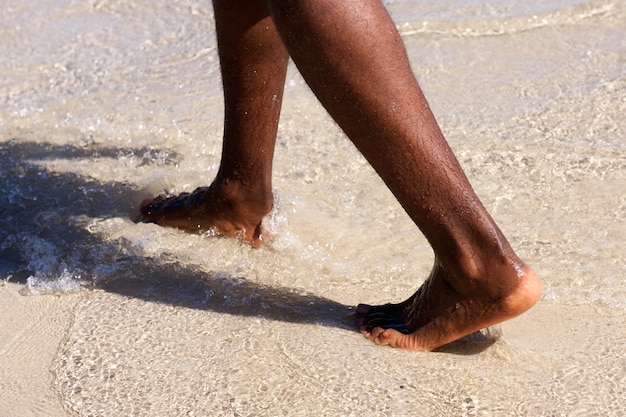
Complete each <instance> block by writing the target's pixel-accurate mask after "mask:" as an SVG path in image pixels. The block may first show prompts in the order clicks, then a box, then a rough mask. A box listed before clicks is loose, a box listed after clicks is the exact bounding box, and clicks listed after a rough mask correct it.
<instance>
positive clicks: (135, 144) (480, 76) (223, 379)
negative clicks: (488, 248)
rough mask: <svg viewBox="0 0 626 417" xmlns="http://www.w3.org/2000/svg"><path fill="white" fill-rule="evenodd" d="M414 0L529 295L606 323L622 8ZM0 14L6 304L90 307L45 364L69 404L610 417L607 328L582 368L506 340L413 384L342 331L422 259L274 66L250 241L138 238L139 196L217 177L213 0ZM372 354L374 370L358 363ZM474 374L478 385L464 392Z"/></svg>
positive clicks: (445, 99) (432, 364)
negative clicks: (534, 291) (356, 308)
mask: <svg viewBox="0 0 626 417" xmlns="http://www.w3.org/2000/svg"><path fill="white" fill-rule="evenodd" d="M416 3H417V2H415V3H414V2H411V1H408V0H406V1H404V2H402V1H388V2H387V5H388V7H389V9H390V12H391V13H392V16H393V17H394V19H395V21H396V22H397V24H398V27H399V29H400V31H401V33H402V35H403V38H404V41H405V43H406V45H407V50H408V53H409V57H410V59H411V62H412V64H413V68H414V71H415V73H416V74H417V76H418V78H419V80H420V82H421V84H422V87H423V88H424V90H425V92H426V95H427V97H428V98H429V100H430V102H431V104H432V107H433V110H434V112H435V114H436V116H437V118H438V120H439V121H440V123H441V125H442V128H443V130H444V133H445V134H446V137H447V138H448V140H449V141H450V144H451V146H452V147H453V149H454V151H455V153H456V154H457V156H458V158H459V160H460V161H461V163H462V165H463V167H464V168H465V170H466V172H467V174H468V176H469V177H470V179H471V181H472V183H473V184H474V186H475V188H476V190H477V192H478V194H479V195H480V197H481V199H482V200H483V202H484V203H485V205H486V206H487V207H488V209H489V210H490V212H491V213H492V215H493V216H494V217H495V218H496V220H497V221H498V223H499V224H500V225H501V227H502V229H503V230H504V232H505V234H506V235H507V236H508V237H509V239H510V241H511V242H512V244H513V246H514V247H515V248H516V249H517V250H518V251H519V252H520V254H521V255H522V256H523V258H525V259H526V260H527V261H528V262H529V263H530V264H531V265H533V266H534V267H535V269H536V270H537V271H538V272H539V273H540V274H541V276H542V277H543V278H544V288H545V289H544V296H543V298H544V302H550V303H554V304H555V305H557V306H582V307H584V308H588V309H590V310H593V311H596V312H597V314H598V315H599V317H603V320H608V323H613V324H614V325H618V326H619V325H621V324H623V314H624V313H626V284H624V278H625V277H626V266H625V265H626V262H625V256H624V251H623V248H624V243H625V242H626V224H625V222H624V219H625V218H626V145H625V142H624V140H623V138H624V128H625V122H624V118H623V115H624V114H626V95H625V91H626V74H625V72H624V68H625V63H626V62H625V58H626V41H625V39H626V36H624V35H625V34H626V23H625V22H626V11H625V9H624V6H623V4H622V2H620V1H609V0H600V1H566V0H563V1H557V0H555V1H551V2H541V4H540V5H539V4H532V3H531V2H522V1H498V2H490V3H489V4H486V2H474V1H461V0H457V1H455V0H448V1H445V2H419V7H417V6H416ZM529 3H530V4H529ZM536 3H539V2H536ZM4 7H5V12H4V14H3V16H2V18H0V36H1V37H2V39H3V42H2V45H1V46H0V48H1V49H0V51H1V52H2V56H3V57H4V59H3V60H2V61H0V73H1V74H3V75H2V78H0V97H2V98H3V99H4V102H3V106H2V110H1V111H0V181H1V183H2V184H3V190H4V197H3V200H4V203H3V204H2V206H1V207H0V213H1V216H0V277H2V278H4V279H5V280H9V281H18V282H23V283H24V285H25V287H24V292H25V293H27V294H49V293H55V294H61V296H63V295H62V294H64V293H68V292H77V291H78V292H80V291H83V292H85V293H87V295H86V297H87V298H88V301H87V302H86V303H84V304H83V305H82V307H81V308H80V309H79V310H78V311H77V312H76V317H75V319H74V324H73V326H72V328H71V330H70V332H69V334H68V336H67V337H66V340H65V342H64V345H63V346H62V347H61V349H60V352H59V356H58V358H57V360H56V361H55V364H54V365H53V370H54V372H55V378H56V379H55V381H56V387H57V390H58V392H59V395H60V396H61V398H62V399H63V400H64V402H65V404H66V407H67V409H68V410H71V411H72V412H74V413H76V414H79V415H111V414H119V413H117V412H113V410H124V411H123V414H126V415H192V414H189V413H191V412H192V411H194V410H195V413H196V414H195V415H209V414H207V413H209V412H208V411H206V410H208V409H212V410H213V412H212V414H211V415H252V414H258V415H280V414H286V415H304V414H309V413H310V408H308V407H309V406H310V405H311V401H314V402H313V409H315V410H318V411H320V413H318V414H319V415H323V414H324V412H325V411H323V410H331V411H329V415H338V414H341V413H343V414H344V415H368V413H369V415H403V414H404V411H403V410H407V409H412V408H413V407H414V406H417V405H418V404H419V405H420V406H421V407H422V410H423V411H424V412H423V414H422V415H450V413H452V414H453V415H461V414H463V413H464V415H495V414H498V415H499V414H502V415H504V414H511V415H541V414H544V415H554V414H559V413H562V414H563V415H577V414H578V415H589V414H590V413H589V411H590V410H591V409H590V408H589V407H590V403H592V402H596V404H600V405H597V408H594V409H593V411H594V413H596V412H597V415H619V414H620V412H619V411H620V410H622V411H623V410H624V409H623V405H622V404H623V401H621V402H620V398H621V399H622V400H623V398H624V392H623V388H620V387H621V386H624V382H625V381H624V379H625V374H626V373H625V372H624V369H623V363H625V362H624V360H623V353H621V352H622V351H623V349H622V348H623V347H624V338H623V336H620V335H615V334H611V333H610V332H608V333H606V332H604V333H603V331H605V330H607V329H608V328H607V329H602V328H598V329H593V331H592V330H589V333H588V334H586V335H585V336H581V337H580V338H579V339H580V345H581V346H582V347H581V350H582V351H584V350H585V349H586V348H589V349H590V350H593V349H596V350H597V353H594V354H591V355H592V356H591V359H590V357H589V356H585V355H583V354H581V357H577V356H576V355H574V356H573V357H567V358H565V357H550V356H542V355H540V354H538V353H537V354H529V352H528V351H524V350H523V349H522V348H518V347H516V346H515V345H514V344H513V343H512V342H510V341H504V342H498V343H497V344H496V345H494V347H492V348H491V349H488V350H487V351H485V352H484V353H483V354H480V355H478V356H472V357H471V358H474V359H469V358H467V359H466V358H464V357H458V356H451V357H447V356H445V355H439V356H436V357H435V358H433V357H430V358H426V359H418V360H417V361H418V363H419V365H420V367H421V368H420V369H421V370H422V371H421V372H417V373H416V372H415V370H414V369H405V368H406V367H404V366H403V364H405V363H406V362H407V361H408V360H415V359H414V358H415V356H411V354H406V353H403V352H396V351H391V350H389V349H388V350H384V351H376V349H374V348H373V347H372V346H371V345H370V344H369V342H366V341H362V340H361V339H360V336H359V335H356V334H355V333H352V330H351V328H352V322H351V320H350V318H349V314H350V312H351V307H350V306H353V305H355V304H357V303H358V302H372V303H378V302H387V301H395V300H401V299H403V298H405V297H406V296H408V295H410V294H411V293H412V291H414V290H415V288H416V287H417V286H418V285H419V284H420V283H421V282H422V281H423V279H424V278H425V276H426V274H427V273H428V272H429V270H430V266H431V263H432V253H431V251H430V249H429V247H428V245H427V243H426V242H425V240H424V239H423V237H422V236H421V235H420V234H419V233H418V231H417V230H416V229H415V227H414V226H413V225H412V223H411V222H410V221H409V219H408V218H407V217H406V215H405V214H404V212H403V211H402V209H401V208H400V207H399V206H398V204H397V203H396V202H395V200H394V199H393V197H392V196H391V194H390V193H389V192H388V191H387V190H386V188H385V187H384V185H383V183H382V182H381V181H380V179H378V177H377V176H376V175H375V173H374V172H373V171H372V170H371V168H370V167H369V166H368V165H367V164H366V162H365V161H364V160H363V159H362V157H361V156H360V155H359V154H358V153H357V151H356V150H355V149H354V147H353V146H352V145H351V144H350V143H349V142H348V141H347V140H346V139H345V138H344V137H343V135H342V133H341V132H340V130H339V129H338V128H337V127H336V126H335V125H334V123H333V122H332V120H330V119H329V117H328V116H327V115H326V114H325V112H324V110H323V109H322V108H321V107H320V106H319V104H318V103H317V102H316V100H315V98H314V97H313V95H312V94H311V93H310V92H309V90H308V89H307V87H306V85H305V83H304V82H303V80H302V78H301V77H300V76H299V74H298V73H297V71H295V70H294V69H293V68H291V69H290V72H289V74H288V81H287V86H286V94H285V103H284V109H283V114H282V119H281V126H280V132H279V137H278V141H277V152H276V160H275V171H274V187H275V192H276V195H277V204H276V207H275V210H274V211H273V212H272V214H271V215H270V216H269V217H268V218H267V219H266V227H267V228H268V229H269V230H271V231H272V233H273V240H272V242H271V243H270V244H269V245H267V246H266V247H263V248H261V249H260V250H252V249H251V248H249V247H248V246H246V245H243V244H240V243H239V242H237V241H235V240H231V239H223V238H216V237H214V236H208V235H197V234H189V233H183V232H179V231H175V230H168V229H163V228H159V227H157V226H155V225H150V224H142V223H135V222H134V220H135V219H136V216H137V205H138V203H139V202H140V201H141V200H142V199H143V198H144V197H146V196H152V195H155V194H158V193H161V192H163V191H167V192H170V193H177V192H180V191H190V190H193V189H194V188H195V187H197V186H200V185H206V184H208V183H209V182H210V181H211V179H212V177H213V176H214V174H215V172H216V170H217V166H218V165H217V164H218V162H219V156H220V146H221V130H222V115H223V110H222V97H221V86H220V79H219V67H218V62H217V55H216V53H217V51H216V46H215V40H214V34H213V23H212V9H211V7H210V4H208V3H204V2H203V3H198V2H193V1H184V0H177V1H173V2H172V1H170V2H157V3H153V2H151V3H146V2H132V3H129V2H126V1H122V0H111V1H98V2H92V3H85V2H79V1H72V0H65V1H64V0H47V1H41V2H38V3H37V7H34V6H32V5H30V4H23V3H20V2H16V1H15V2H14V1H8V2H5V5H4ZM42 296H43V295H42ZM564 308H565V307H564ZM557 311H562V310H557ZM564 319H569V318H568V317H567V316H565V317H564ZM591 323H593V321H590V323H588V324H589V325H590V326H592V324H591ZM216 333H217V334H216ZM505 338H506V334H505ZM598 346H600V348H598ZM583 347H584V348H585V349H583ZM591 347H593V348H591ZM346 352H349V354H346ZM382 355H386V356H385V359H384V365H385V369H369V368H368V367H366V366H364V364H366V363H371V362H372V361H375V360H377V361H380V360H382V359H380V358H379V357H380V356H382ZM533 355H534V356H533ZM590 360H591V361H592V362H593V363H590ZM594 363H595V364H596V365H597V366H598V368H597V369H596V370H593V369H591V368H590V367H591V366H592V365H593V364H594ZM502 367H504V368H505V372H504V374H505V375H504V378H503V379H502V380H498V381H496V380H494V379H492V378H491V377H490V375H491V374H493V373H494V371H495V372H500V371H501V369H502ZM277 369H278V370H280V371H277ZM440 369H445V370H446V373H447V374H449V375H452V376H453V378H450V377H448V376H445V375H444V374H442V373H440V372H438V370H440ZM609 371H610V372H609ZM477 378H478V379H481V380H485V381H487V382H486V383H485V384H486V385H485V388H484V389H483V388H471V389H470V388H467V383H468V382H469V381H472V380H475V379H477ZM521 381H524V383H527V385H524V387H522V388H519V384H520V382H521ZM154 387H161V388H162V389H161V390H154ZM424 387H429V388H428V389H424ZM583 387H584V389H585V390H590V391H589V392H583V391H582V388H583ZM515 390H521V392H520V393H519V395H514V394H513V393H512V392H513V391H515ZM492 392H497V393H498V394H497V395H491V394H490V393H492ZM128 398H132V401H128V400H124V399H128ZM280 404H287V405H285V407H286V408H285V409H282V408H280V406H279V405H280ZM337 404H339V405H337ZM216 405H219V408H218V409H217V410H218V411H217V412H216V411H215V406H216ZM137 407H139V408H137ZM404 407H406V408H404ZM202 410H205V411H202ZM332 410H334V411H332ZM338 410H341V413H340V412H339V411H338ZM551 411H553V412H551ZM186 413H187V414H186ZM591 414H593V413H591Z"/></svg>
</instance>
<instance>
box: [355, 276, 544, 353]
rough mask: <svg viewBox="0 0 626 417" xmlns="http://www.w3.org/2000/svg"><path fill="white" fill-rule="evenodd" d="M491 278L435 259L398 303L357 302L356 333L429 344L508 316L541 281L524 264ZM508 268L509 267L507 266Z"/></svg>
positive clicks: (402, 343)
mask: <svg viewBox="0 0 626 417" xmlns="http://www.w3.org/2000/svg"><path fill="white" fill-rule="evenodd" d="M499 269H500V271H499V272H500V273H501V274H500V275H499V277H498V278H497V279H496V280H493V279H483V280H465V282H471V284H470V285H462V284H461V285H459V283H461V282H463V281H461V280H458V279H456V277H453V276H452V275H451V274H450V273H449V271H447V270H446V269H444V268H443V267H442V266H440V265H436V266H435V268H433V272H432V273H431V276H430V277H429V278H428V280H426V282H425V283H424V284H423V285H422V286H421V287H420V288H419V289H418V291H417V292H416V293H415V294H414V295H413V296H411V297H410V298H409V299H408V300H406V301H404V302H402V303H399V304H385V305H380V306H370V305H367V304H359V306H358V307H357V310H356V313H355V314H356V316H357V318H358V319H359V326H360V330H361V333H363V335H364V336H365V337H367V338H368V339H370V340H372V341H374V342H375V343H376V344H378V345H389V346H392V347H397V348H403V349H409V350H433V349H436V348H438V347H440V346H443V345H445V344H447V343H450V342H453V341H455V340H457V339H460V338H461V337H463V336H466V335H468V334H471V333H474V332H475V331H477V330H480V329H482V328H485V327H488V326H492V325H494V324H497V323H500V322H502V321H505V320H508V319H510V318H513V317H515V316H517V315H519V314H521V313H523V312H524V311H526V310H528V309H529V308H530V307H532V306H533V305H534V304H535V303H536V302H537V301H538V300H539V297H540V296H541V282H540V280H539V278H538V277H537V275H536V274H535V273H534V272H533V271H532V270H531V269H530V268H529V267H526V266H525V267H524V268H523V269H520V268H519V267H517V268H512V270H509V272H508V273H506V269H507V268H505V267H500V268H499ZM509 269H510V268H509Z"/></svg>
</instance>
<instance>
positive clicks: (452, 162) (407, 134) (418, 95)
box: [156, 0, 541, 350]
mask: <svg viewBox="0 0 626 417" xmlns="http://www.w3.org/2000/svg"><path fill="white" fill-rule="evenodd" d="M222 3H224V4H226V3H228V4H231V3H229V2H227V1H225V0H216V1H215V7H216V18H217V19H218V21H219V17H218V15H219V14H218V10H221V9H222V8H223V6H222V5H221V4H222ZM265 5H266V10H267V11H268V12H269V15H270V16H271V18H272V21H273V23H274V25H275V27H276V28H277V31H278V33H280V38H281V39H282V42H283V44H284V45H285V47H286V49H287V50H288V51H289V54H290V55H291V57H292V58H293V60H294V62H295V63H296V65H297V66H298V68H299V70H300V72H301V73H302V75H303V77H304V78H305V79H306V81H307V83H308V84H309V85H310V87H311V89H312V90H313V92H314V93H315V94H316V95H317V97H318V98H319V100H320V102H321V103H322V104H323V105H324V107H325V108H326V109H327V110H328V112H329V113H330V115H331V116H332V117H333V118H334V119H335V120H336V121H337V123H338V124H339V126H341V128H342V129H343V130H344V132H345V133H346V135H347V136H348V137H349V138H350V139H351V140H352V142H353V143H354V144H355V145H356V146H357V148H358V149H359V150H360V151H361V153H362V154H363V155H364V156H365V158H366V159H367V160H368V162H369V163H370V164H371V165H372V166H373V167H374V169H375V170H376V171H377V172H378V174H379V175H380V176H381V178H382V179H383V180H384V181H385V183H386V184H387V186H388V187H389V188H390V190H391V191H392V192H393V194H394V195H395V197H396V198H397V199H398V201H399V202H400V204H401V205H402V207H403V208H404V209H405V210H406V212H407V214H408V215H409V216H410V217H411V219H412V220H413V221H414V222H415V224H416V225H417V226H418V227H419V229H420V230H421V231H422V232H423V233H424V235H425V236H426V238H427V239H428V241H429V242H430V244H431V246H432V247H433V250H434V252H435V258H436V261H435V266H434V268H433V271H432V272H431V275H430V276H429V278H428V279H427V281H426V283H425V284H424V285H423V286H422V287H421V288H420V289H418V291H417V292H416V293H415V294H414V295H413V296H412V297H410V298H409V299H408V300H406V301H405V302H403V303H400V304H393V305H383V306H369V305H365V304H361V305H359V306H358V308H357V312H356V314H357V316H358V317H359V320H360V325H361V331H362V333H363V334H364V335H365V336H366V337H367V338H369V339H371V340H373V341H374V342H376V343H377V344H380V345H390V346H394V347H400V348H405V349H412V350H431V349H435V348H437V347H439V346H442V345H444V344H446V343H449V342H452V341H454V340H456V339H458V338H460V337H463V336H465V335H467V334H470V333H473V332H474V331H476V330H479V329H481V328H483V327H487V326H490V325H493V324H496V323H499V322H501V321H504V320H507V319H509V318H512V317H515V316H517V315H519V314H521V313H522V312H524V311H526V310H527V309H528V308H530V307H531V306H532V305H534V304H535V303H536V302H537V300H538V299H539V297H540V294H541V283H540V280H539V278H538V277H537V276H536V275H535V273H534V272H533V271H532V269H531V268H530V267H528V266H527V265H526V264H524V263H523V262H522V261H521V260H520V259H519V258H518V257H517V255H516V254H515V253H514V251H513V249H512V248H511V247H510V245H509V243H508V242H507V241H506V239H505V237H504V236H503V234H502V233H501V231H500V229H499V228H498V227H497V225H496V224H495V222H494V221H493V219H492V218H491V217H490V216H489V214H488V213H487V211H486V210H485V208H484V207H483V205H482V203H481V202H480V200H479V199H478V197H477V196H476V194H475V193H474V191H473V190H472V187H471V185H470V184H469V181H468V180H467V178H466V176H465V175H464V173H463V171H462V169H461V167H460V165H459V164H458V162H457V160H456V158H455V157H454V155H453V154H452V151H451V150H450V148H449V147H448V144H447V143H446V141H445V139H444V137H443V135H442V134H441V131H440V129H439V126H438V125H437V122H436V120H435V118H434V116H433V114H432V112H431V111H430V108H429V106H428V103H427V101H426V99H425V98H424V95H423V93H422V91H421V89H420V87H419V85H418V83H417V81H416V79H415V77H414V75H413V73H412V72H411V69H410V67H409V63H408V59H407V57H406V53H405V50H404V46H403V44H402V40H401V39H400V36H399V35H398V33H397V31H396V29H395V26H394V24H393V22H392V21H391V19H390V18H389V16H388V14H387V12H386V10H385V9H384V7H383V6H382V5H381V3H380V2H379V1H378V0H344V1H341V2H337V1H332V0H267V1H266V2H265ZM253 10H256V11H258V8H257V3H256V2H254V1H251V2H246V3H245V6H244V5H242V6H241V7H240V9H239V10H238V12H239V13H240V14H242V15H250V14H253V12H252V11H253ZM255 13H256V12H255ZM220 33H221V34H222V35H224V33H223V32H220V29H219V24H218V36H220ZM338 40H340V41H338ZM277 42H279V41H277ZM279 43H280V42H279ZM229 45H230V43H228V42H220V50H221V56H230V54H232V53H235V52H237V51H236V50H233V51H226V50H224V49H223V48H228V47H229ZM239 52H241V50H239ZM248 53H250V52H248ZM253 55H254V54H253ZM269 61H270V60H268V59H267V57H266V59H265V60H263V59H261V60H259V61H255V62H257V67H256V69H257V71H261V72H263V71H265V70H264V68H272V67H274V64H273V63H272V62H269ZM224 73H226V71H224ZM226 85H227V82H226V80H225V94H226V96H227V100H226V101H227V109H228V101H229V99H228V96H229V94H231V93H233V92H232V91H231V92H229V91H227V89H226ZM281 91H282V90H281ZM267 98H268V97H267V96H265V101H256V102H254V103H252V104H251V106H252V107H251V108H254V109H256V107H255V105H259V106H260V105H261V103H262V102H267ZM234 100H235V101H237V99H234ZM239 100H240V101H241V100H242V99H241V98H240V99H239ZM231 114H232V113H231ZM254 114H255V115H256V117H258V120H257V119H254V120H256V122H254V123H252V122H251V121H250V120H249V118H248V119H246V117H244V116H245V115H242V113H241V112H238V113H234V115H235V117H238V118H239V119H241V120H240V123H241V124H245V123H250V124H252V125H256V126H262V125H263V123H265V122H266V121H268V120H266V119H261V113H260V112H254ZM228 117H229V116H228V112H227V123H228ZM246 120H247V122H246ZM272 120H273V119H271V120H269V121H270V122H271V121H272ZM251 131H252V130H249V132H251ZM228 132H229V130H228V129H226V133H225V141H226V140H227V139H226V136H227V135H228ZM274 135H275V131H274ZM236 142H237V143H238V145H239V146H240V148H239V149H238V150H237V152H233V153H231V154H229V156H228V158H235V159H234V161H233V160H226V158H223V159H222V164H226V165H236V166H237V167H238V169H239V170H240V171H246V170H247V167H248V165H246V164H242V163H241V162H240V161H241V160H242V159H243V160H245V155H246V154H255V153H258V150H257V149H258V148H255V147H254V146H253V145H252V143H253V142H255V139H253V138H251V137H246V138H243V139H241V140H238V141H236ZM225 150H226V145H225ZM239 153H241V154H242V155H243V157H242V156H240V155H239ZM257 156H258V155H257ZM253 159H254V158H253ZM267 163H269V166H270V170H271V160H270V161H269V162H267V161H266V164H267ZM251 166H254V165H251ZM265 167H267V165H265ZM261 171H263V172H265V170H261ZM221 172H222V171H221V170H220V173H221ZM239 175H240V176H243V177H245V178H246V180H247V181H254V178H255V177H254V176H252V175H249V174H246V175H242V174H241V173H240V174H239ZM219 178H220V176H219V175H218V179H219ZM241 182H242V183H245V181H241ZM214 185H215V182H214ZM244 200H245V198H244ZM194 204H195V203H194ZM200 204H201V205H202V204H204V205H208V206H211V204H215V202H214V201H213V202H210V199H209V200H205V201H203V202H201V203H200ZM156 205H158V204H156ZM192 214H193V213H192ZM208 217H209V220H211V219H210V216H208ZM201 220H202V219H200V218H198V219H194V222H192V223H198V224H199V222H200V221H201ZM210 223H211V222H210V221H207V222H206V224H210ZM179 227H180V226H179ZM221 227H222V226H220V228H221ZM234 229H235V228H233V229H231V230H234ZM246 231H247V229H246ZM226 233H228V231H226ZM253 239H254V235H252V239H249V240H253Z"/></svg>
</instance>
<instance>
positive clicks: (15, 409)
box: [0, 283, 626, 417]
mask: <svg viewBox="0 0 626 417" xmlns="http://www.w3.org/2000/svg"><path fill="white" fill-rule="evenodd" d="M21 288H22V286H20V285H17V284H10V283H9V284H4V285H2V286H1V287H0V305H1V306H2V307H1V308H2V311H1V312H2V322H3V328H2V331H3V335H2V336H3V337H2V339H1V340H2V344H1V345H0V380H1V381H2V393H3V394H2V401H0V415H2V416H42V415H46V416H59V417H61V416H73V415H127V416H130V415H146V416H148V415H161V416H166V415H167V416H173V415H180V416H183V415H206V416H208V415H211V416H217V415H220V416H222V415H224V416H227V415H268V416H270V415H287V416H307V415H320V416H340V415H354V416H381V415H390V416H391V415H423V416H435V415H437V416H452V415H494V416H495V415H498V416H499V415H515V416H521V415H524V416H537V415H555V416H573V415H580V416H590V415H605V416H618V415H621V414H622V413H623V412H624V411H625V410H626V406H625V405H624V402H623V399H624V396H625V395H626V392H625V388H624V387H625V384H624V382H625V381H624V375H625V374H626V369H625V367H626V355H625V353H624V349H623V348H624V346H626V332H625V331H624V330H625V329H624V327H625V326H624V317H623V316H616V317H610V316H605V315H600V314H597V313H595V312H594V311H592V310H591V309H590V308H588V307H585V306H581V307H571V306H570V307H568V306H563V305H558V304H554V303H550V302H547V301H542V302H540V303H539V304H538V305H537V306H536V307H535V308H534V309H532V310H531V311H529V312H528V313H527V314H524V315H523V316H521V317H519V318H516V319H514V320H511V321H509V322H506V323H504V324H502V325H501V326H500V328H499V329H496V333H498V331H499V332H501V336H500V337H499V338H498V339H497V341H496V342H495V343H494V344H492V343H483V342H484V340H482V339H479V340H473V341H467V342H458V343H456V344H453V345H452V346H448V347H446V348H444V349H442V351H440V352H431V353H421V354H416V353H411V352H403V351H399V350H393V349H391V348H380V347H375V346H373V345H372V344H371V343H370V342H368V341H366V340H365V339H364V338H363V337H362V336H361V335H359V334H358V333H357V332H355V331H353V330H350V329H346V328H341V327H340V328H338V327H332V326H331V327H328V326H327V325H323V324H302V323H290V322H284V321H280V320H275V319H271V318H266V317H263V316H262V315H261V316H260V317H241V316H237V315H228V314H226V315H225V314H223V313H215V312H206V311H203V310H196V309H191V308H185V307H177V306H172V305H168V304H166V303H155V302H150V301H145V300H142V299H140V298H135V297H133V296H128V295H122V294H117V293H114V292H108V291H104V290H93V291H85V292H80V293H79V294H64V295H63V296H56V295H40V296H24V295H21V294H20V289H21ZM22 289H23V288H22ZM135 290H136V289H135ZM127 292H132V291H127ZM136 295H137V294H136V293H135V296H136ZM120 312H122V313H120ZM94 313H95V314H94ZM75 320H78V321H82V320H88V321H89V322H90V324H92V325H93V326H91V325H90V326H78V327H77V326H75V325H74V322H75ZM555 323H558V325H555ZM294 333H297V334H300V335H301V337H297V338H295V339H294V338H293V337H291V335H292V334H294ZM285 339H288V340H289V341H290V343H289V344H285ZM60 368H63V369H60ZM68 368H69V369H68ZM59 393H62V394H63V396H62V398H59ZM73 410H80V413H75V412H74V411H73Z"/></svg>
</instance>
